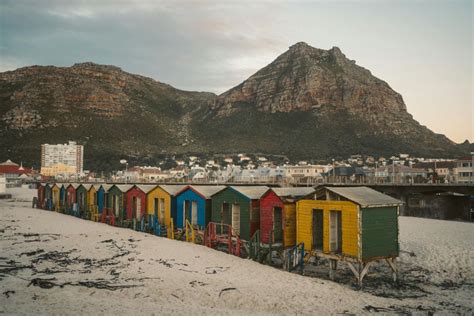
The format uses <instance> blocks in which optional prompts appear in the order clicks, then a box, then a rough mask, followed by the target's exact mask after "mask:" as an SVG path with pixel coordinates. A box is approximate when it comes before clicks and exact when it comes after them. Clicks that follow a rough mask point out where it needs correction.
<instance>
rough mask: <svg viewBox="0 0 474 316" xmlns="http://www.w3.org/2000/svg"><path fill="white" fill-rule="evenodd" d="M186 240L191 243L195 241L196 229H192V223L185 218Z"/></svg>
mask: <svg viewBox="0 0 474 316" xmlns="http://www.w3.org/2000/svg"><path fill="white" fill-rule="evenodd" d="M185 224H186V241H187V242H192V243H193V244H194V243H195V242H196V230H195V229H194V227H193V225H191V223H190V222H189V221H188V220H186V223H185Z"/></svg>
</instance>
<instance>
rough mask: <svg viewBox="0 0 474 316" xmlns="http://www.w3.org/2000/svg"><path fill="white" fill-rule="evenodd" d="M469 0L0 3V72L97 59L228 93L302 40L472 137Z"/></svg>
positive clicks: (443, 128) (417, 113)
mask: <svg viewBox="0 0 474 316" xmlns="http://www.w3.org/2000/svg"><path fill="white" fill-rule="evenodd" d="M472 19H473V5H472V1H470V0H467V1H456V0H453V1H448V0H446V1H415V0H413V1H412V0H406V1H383V0H381V1H375V0H373V1H329V0H328V1H318V0H314V1H291V2H289V1H245V0H240V1H234V0H232V1H225V0H220V1H219V0H216V1H151V0H146V1H139V0H134V1H132V0H126V1H125V0H122V1H106V0H100V1H97V0H94V1H86V0H84V1H73V0H69V1H68V0H64V1H52V0H50V1H48V0H45V1H40V0H37V1H21V0H12V1H10V0H2V1H1V2H0V71H6V70H12V69H16V68H18V67H23V66H27V65H33V64H35V65H57V66H70V65H72V64H74V63H76V62H84V61H93V62H96V63H101V64H113V65H116V66H119V67H121V68H122V69H124V70H126V71H128V72H132V73H138V74H142V75H146V76H150V77H152V78H154V79H156V80H159V81H162V82H166V83H169V84H171V85H173V86H175V87H177V88H180V89H188V90H202V91H212V92H215V93H218V94H219V93H222V92H224V91H226V90H227V89H229V88H231V87H232V86H234V85H236V84H238V83H240V82H242V81H243V80H245V79H246V78H247V77H248V76H250V75H251V74H253V73H254V72H255V71H257V70H258V69H259V68H261V67H263V66H265V65H267V64H269V63H270V62H271V61H272V60H273V59H275V58H276V57H277V56H278V55H280V54H281V53H283V52H284V51H285V50H287V49H288V47H289V46H291V45H292V44H294V43H296V42H299V41H304V42H307V43H308V44H310V45H312V46H314V47H318V48H324V49H329V48H331V47H333V46H338V47H339V48H341V50H342V51H343V53H345V54H346V56H347V57H348V58H350V59H354V60H356V61H357V63H358V64H359V65H361V66H363V67H365V68H368V69H369V70H371V71H372V73H373V74H374V75H376V76H377V77H379V78H381V79H383V80H385V81H387V82H388V83H389V84H390V85H391V87H392V88H394V89H395V90H396V91H398V92H400V93H401V94H402V95H403V97H404V100H405V103H406V104H407V107H408V111H409V112H410V113H412V114H413V116H414V117H415V119H417V120H418V121H419V122H420V123H422V124H424V125H427V126H428V127H429V128H430V129H432V130H434V131H435V132H438V133H443V134H446V135H447V136H448V137H450V138H451V139H452V140H454V141H456V142H461V141H464V140H465V139H469V140H470V141H474V127H473V121H474V111H473V108H474V105H473V79H472V75H473V57H472V56H473V45H472V37H473V24H472Z"/></svg>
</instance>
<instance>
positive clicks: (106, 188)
mask: <svg viewBox="0 0 474 316" xmlns="http://www.w3.org/2000/svg"><path fill="white" fill-rule="evenodd" d="M112 185H113V184H108V183H101V184H94V186H95V188H96V190H99V189H100V187H102V188H104V191H109V189H110V188H111V187H112Z"/></svg>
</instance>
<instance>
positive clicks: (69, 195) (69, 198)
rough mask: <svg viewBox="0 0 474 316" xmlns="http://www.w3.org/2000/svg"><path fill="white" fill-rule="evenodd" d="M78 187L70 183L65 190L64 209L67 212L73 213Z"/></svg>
mask: <svg viewBox="0 0 474 316" xmlns="http://www.w3.org/2000/svg"><path fill="white" fill-rule="evenodd" d="M78 187H79V184H77V183H71V184H69V185H68V186H67V188H66V209H67V210H68V212H72V211H73V207H74V205H75V204H76V201H77V198H76V189H77V188H78Z"/></svg>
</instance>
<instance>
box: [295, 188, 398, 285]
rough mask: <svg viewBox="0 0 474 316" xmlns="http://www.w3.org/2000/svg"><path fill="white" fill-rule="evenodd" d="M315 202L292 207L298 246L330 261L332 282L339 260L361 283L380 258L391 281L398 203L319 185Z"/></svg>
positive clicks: (374, 194) (369, 192) (374, 193)
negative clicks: (294, 210) (390, 269)
mask: <svg viewBox="0 0 474 316" xmlns="http://www.w3.org/2000/svg"><path fill="white" fill-rule="evenodd" d="M316 198H317V200H300V201H298V202H297V204H296V205H297V206H296V218H297V228H296V230H297V242H298V243H300V242H304V248H305V252H306V253H309V254H310V255H312V256H316V257H318V258H326V259H329V262H330V272H329V274H330V277H331V278H334V272H335V270H336V267H337V262H338V261H343V262H347V264H348V265H349V267H350V269H351V271H352V272H353V273H354V275H355V277H356V279H357V280H358V282H359V284H362V279H363V278H364V276H365V274H366V273H367V271H368V268H369V266H370V265H371V264H372V263H373V262H375V261H378V260H385V261H386V262H387V263H388V264H389V265H390V267H391V268H392V270H393V275H394V278H396V269H395V264H394V259H395V258H396V257H397V256H398V254H399V242H398V213H399V207H400V205H401V204H402V203H401V201H399V200H397V199H394V198H392V197H390V196H388V195H385V194H383V193H380V192H378V191H375V190H373V189H370V188H367V187H323V188H319V189H318V190H317V192H316Z"/></svg>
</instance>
